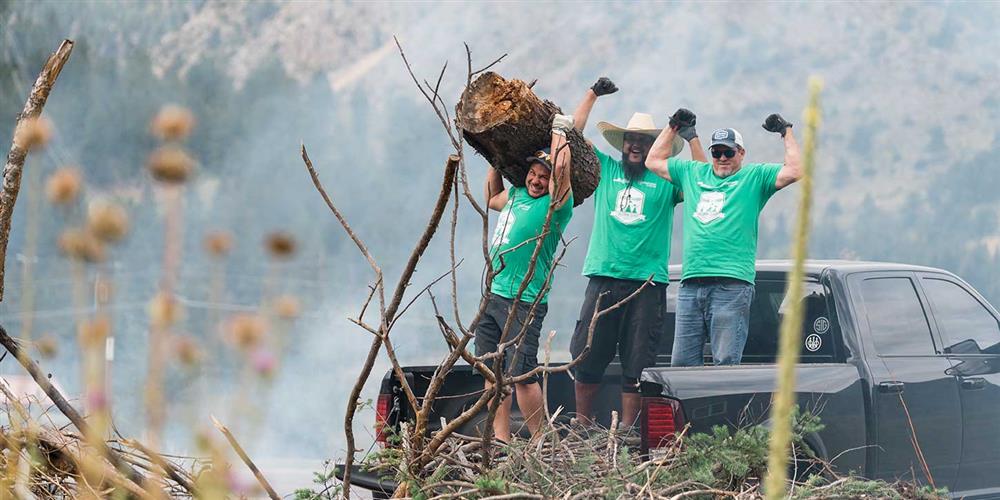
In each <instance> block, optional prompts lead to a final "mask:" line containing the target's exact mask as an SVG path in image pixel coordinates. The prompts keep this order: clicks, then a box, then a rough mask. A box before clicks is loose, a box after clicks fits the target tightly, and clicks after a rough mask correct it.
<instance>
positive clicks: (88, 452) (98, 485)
mask: <svg viewBox="0 0 1000 500" xmlns="http://www.w3.org/2000/svg"><path fill="white" fill-rule="evenodd" d="M8 395H9V393H8ZM28 408H30V406H29V404H28V400H22V401H12V400H11V399H9V398H8V399H6V401H5V408H4V410H5V411H6V413H5V416H6V418H5V420H6V422H5V425H3V426H0V450H2V452H0V482H2V484H0V487H2V489H3V491H6V492H13V493H14V494H16V496H17V497H18V498H78V497H92V498H104V497H110V496H113V495H116V494H121V495H124V496H127V497H135V498H153V497H169V498H192V497H193V496H194V486H193V485H194V484H195V482H196V474H195V472H194V471H195V470H198V469H203V468H204V467H203V466H204V464H202V463H200V462H199V461H197V460H195V459H190V458H182V457H169V458H165V457H164V456H162V455H157V454H153V453H151V452H150V451H149V450H148V448H146V447H145V446H143V445H142V444H140V443H138V442H136V441H131V440H122V439H114V440H110V441H108V442H106V443H105V444H106V448H104V449H98V448H95V447H94V446H92V445H91V444H90V443H89V442H88V441H87V439H85V438H84V437H83V436H82V435H80V434H78V433H75V432H73V431H71V430H69V428H68V427H61V428H60V427H58V426H57V424H56V422H55V419H54V418H50V416H49V415H48V414H47V413H42V414H41V415H39V416H31V415H30V414H29V413H28V412H27V409H28ZM25 417H27V418H25Z"/></svg>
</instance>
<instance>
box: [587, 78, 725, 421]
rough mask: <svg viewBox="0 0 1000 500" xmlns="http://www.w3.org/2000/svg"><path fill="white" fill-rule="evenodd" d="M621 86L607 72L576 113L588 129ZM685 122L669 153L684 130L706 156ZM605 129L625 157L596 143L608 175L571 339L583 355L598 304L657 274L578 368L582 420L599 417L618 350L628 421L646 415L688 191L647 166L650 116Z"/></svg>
mask: <svg viewBox="0 0 1000 500" xmlns="http://www.w3.org/2000/svg"><path fill="white" fill-rule="evenodd" d="M617 90H618V88H617V87H615V84H614V83H612V82H611V80H609V79H607V78H601V79H599V80H598V81H597V83H595V84H594V86H593V87H591V88H590V90H588V91H587V94H586V95H585V96H584V98H583V101H582V102H581V103H580V105H579V106H578V107H577V109H576V112H575V113H574V115H573V118H574V126H575V127H576V128H577V130H580V131H581V132H582V131H583V128H584V126H585V125H586V123H587V118H588V116H589V115H590V111H591V109H592V108H593V106H594V103H595V102H596V101H597V98H598V97H599V96H602V95H606V94H611V93H614V92H616V91H617ZM683 125H684V126H683V130H682V133H681V134H680V137H677V138H676V140H674V141H673V142H672V143H671V148H670V153H669V154H670V155H671V156H672V155H675V154H677V153H679V152H680V151H681V149H683V147H684V142H683V141H682V140H681V137H683V138H684V139H687V140H688V141H689V142H690V144H691V154H692V155H693V157H694V158H695V159H701V160H704V159H705V153H704V151H702V148H701V145H700V142H699V141H698V135H697V133H696V132H695V128H694V125H695V120H694V118H693V116H692V117H691V119H690V120H688V121H686V122H685V123H684V124H683ZM597 128H598V129H599V130H600V131H601V133H602V135H604V138H605V140H607V141H608V143H609V144H610V145H611V146H612V147H614V148H615V149H617V150H618V151H620V152H621V156H620V157H619V158H614V157H612V156H610V155H607V154H605V153H604V152H603V151H601V150H599V149H597V148H596V147H594V153H595V154H596V155H597V158H598V160H599V161H600V163H601V181H600V183H599V184H598V185H597V189H596V190H595V191H594V228H593V230H592V232H591V234H590V245H589V247H588V248H587V258H586V260H585V261H584V264H583V274H584V276H587V277H589V278H590V281H589V283H588V284H587V290H586V292H585V294H584V298H583V305H582V307H581V308H580V320H579V321H578V322H577V326H576V330H575V331H574V332H573V339H572V341H571V342H570V352H571V354H572V355H573V358H574V359H576V358H578V357H580V356H581V354H582V353H583V351H584V348H585V347H586V345H587V338H588V335H589V330H590V323H591V319H592V317H593V315H594V311H595V310H596V309H603V308H606V307H608V306H611V305H612V304H615V303H617V302H619V301H621V300H623V299H625V298H626V297H628V296H630V295H631V294H632V293H633V292H636V290H638V289H639V288H640V287H642V285H643V283H644V282H645V281H646V280H649V279H650V278H651V279H652V283H650V285H649V286H647V287H646V288H644V289H643V290H642V291H641V292H639V293H638V294H637V295H636V296H635V297H633V298H632V299H631V300H629V301H628V302H627V303H625V304H624V305H623V306H622V307H620V308H618V309H616V310H614V311H611V312H609V313H607V314H605V315H604V316H603V317H601V319H600V320H598V322H597V324H596V325H595V326H594V333H593V339H592V342H591V349H590V352H589V354H588V355H587V356H586V357H584V358H583V359H581V360H580V361H579V362H578V364H577V365H576V366H575V367H574V369H573V374H574V377H575V389H576V413H577V418H578V420H579V421H580V422H581V423H589V422H590V421H591V418H592V417H593V415H592V414H593V400H594V397H595V395H596V394H597V391H598V390H599V389H600V385H601V381H602V380H603V378H604V372H605V370H606V369H607V367H608V364H610V363H611V360H612V359H613V358H614V356H615V353H616V352H617V353H618V356H619V359H620V360H621V365H622V418H621V422H622V424H623V427H626V428H627V427H631V426H632V425H633V424H634V423H635V420H636V417H637V416H638V414H639V403H640V398H639V390H638V388H639V375H640V374H641V373H642V370H643V369H644V368H646V367H649V366H652V364H653V363H654V362H655V361H656V348H657V346H658V344H659V339H660V335H661V333H662V331H663V329H664V324H663V319H664V309H665V308H666V288H667V283H668V282H669V278H668V275H667V261H668V259H669V256H670V233H671V226H672V225H673V215H674V205H676V204H677V203H679V202H680V201H681V199H682V198H681V191H680V190H679V189H677V188H676V187H674V186H673V185H672V184H671V183H669V182H667V181H665V180H664V179H662V178H660V177H658V176H656V175H655V174H653V173H652V172H649V171H648V170H646V167H645V160H646V155H647V154H648V153H649V148H650V146H652V144H653V141H654V140H655V139H656V137H657V135H658V134H659V133H660V129H658V128H656V125H655V124H654V123H653V118H652V117H651V116H650V115H648V114H645V113H635V114H633V115H632V118H631V119H630V120H629V121H628V124H626V125H625V127H619V126H616V125H612V124H610V123H607V122H601V123H598V124H597Z"/></svg>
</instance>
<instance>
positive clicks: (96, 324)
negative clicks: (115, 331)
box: [76, 316, 111, 347]
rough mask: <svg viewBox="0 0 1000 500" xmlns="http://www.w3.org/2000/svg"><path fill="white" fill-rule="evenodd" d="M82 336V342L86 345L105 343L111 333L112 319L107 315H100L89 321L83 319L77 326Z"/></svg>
mask: <svg viewBox="0 0 1000 500" xmlns="http://www.w3.org/2000/svg"><path fill="white" fill-rule="evenodd" d="M76 331H77V335H79V336H80V344H81V345H83V346H86V347H97V346H100V345H101V344H103V343H104V340H105V339H107V338H108V335H109V334H110V333H111V320H109V319H108V317H107V316H98V317H96V318H94V319H91V320H89V321H87V320H85V321H81V322H80V323H79V324H78V325H77V327H76Z"/></svg>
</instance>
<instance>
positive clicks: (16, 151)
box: [0, 40, 73, 301]
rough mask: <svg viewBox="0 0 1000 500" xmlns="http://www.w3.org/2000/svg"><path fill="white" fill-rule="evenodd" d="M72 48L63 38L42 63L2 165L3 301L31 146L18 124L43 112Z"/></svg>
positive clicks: (0, 242)
mask: <svg viewBox="0 0 1000 500" xmlns="http://www.w3.org/2000/svg"><path fill="white" fill-rule="evenodd" d="M72 52H73V41H72V40H63V41H62V44H60V45H59V48H58V49H56V51H55V52H53V53H52V55H51V56H49V58H48V60H47V61H45V66H42V71H41V72H40V73H39V74H38V78H37V79H35V84H34V85H33V86H32V87H31V94H29V95H28V101H27V102H25V103H24V109H23V110H22V111H21V114H20V115H18V117H17V125H15V126H14V137H15V139H14V140H12V141H11V146H10V152H8V153H7V163H6V164H5V165H4V167H3V192H0V301H2V300H3V284H4V270H5V267H4V263H5V261H6V260H7V259H6V257H7V243H8V241H9V239H10V224H11V219H12V218H13V216H14V204H16V203H17V194H18V192H20V190H21V172H22V171H23V170H24V160H25V158H27V156H28V150H27V149H26V148H25V147H24V145H22V144H18V141H17V133H18V128H19V127H20V126H21V125H22V124H23V123H24V122H25V121H26V120H29V119H32V118H37V117H38V115H40V114H42V108H44V107H45V102H46V101H47V100H48V99H49V92H51V91H52V86H53V85H55V83H56V78H59V73H60V72H62V69H63V66H65V65H66V61H68V60H69V55H70V53H72Z"/></svg>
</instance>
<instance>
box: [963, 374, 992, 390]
mask: <svg viewBox="0 0 1000 500" xmlns="http://www.w3.org/2000/svg"><path fill="white" fill-rule="evenodd" d="M984 387H986V379H984V378H982V377H973V378H963V379H962V389H965V390H967V391H978V390H979V389H982V388H984Z"/></svg>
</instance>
